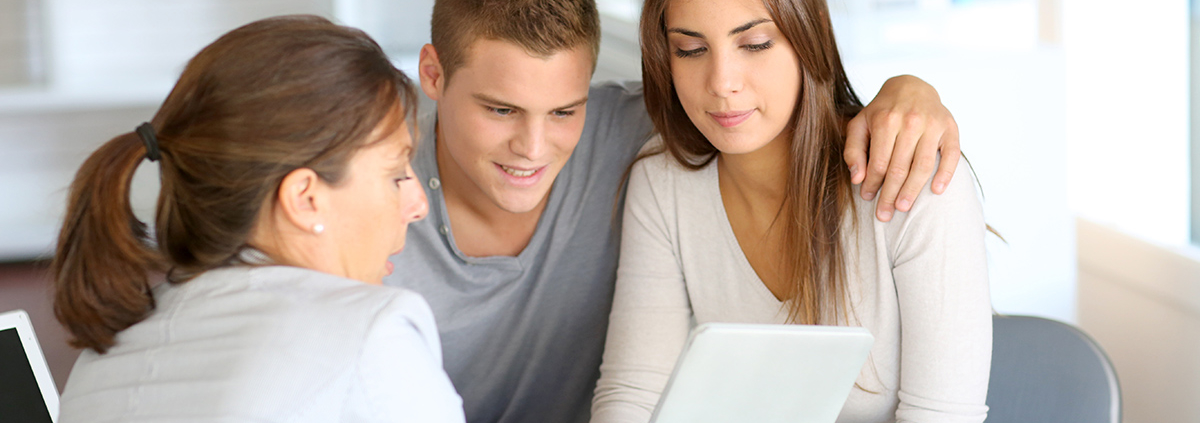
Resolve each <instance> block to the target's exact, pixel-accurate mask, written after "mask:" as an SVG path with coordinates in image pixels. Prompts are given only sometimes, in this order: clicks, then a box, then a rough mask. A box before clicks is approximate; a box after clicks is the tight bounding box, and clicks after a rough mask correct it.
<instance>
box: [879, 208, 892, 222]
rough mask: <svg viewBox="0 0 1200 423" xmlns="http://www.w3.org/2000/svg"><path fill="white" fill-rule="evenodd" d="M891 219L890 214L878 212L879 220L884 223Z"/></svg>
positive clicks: (884, 211) (888, 212)
mask: <svg viewBox="0 0 1200 423" xmlns="http://www.w3.org/2000/svg"><path fill="white" fill-rule="evenodd" d="M891 218H892V212H890V211H887V210H883V211H880V212H879V220H885V221H886V220H890V219H891Z"/></svg>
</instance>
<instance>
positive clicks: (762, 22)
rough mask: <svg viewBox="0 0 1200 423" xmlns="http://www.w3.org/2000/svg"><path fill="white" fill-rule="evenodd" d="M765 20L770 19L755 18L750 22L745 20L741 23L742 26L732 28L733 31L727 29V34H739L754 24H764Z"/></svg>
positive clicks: (768, 20)
mask: <svg viewBox="0 0 1200 423" xmlns="http://www.w3.org/2000/svg"><path fill="white" fill-rule="evenodd" d="M767 22H771V20H770V19H756V20H753V21H750V22H746V23H744V24H742V26H739V27H737V28H734V29H733V31H729V35H738V34H741V33H743V32H746V31H749V30H750V28H754V27H755V26H758V25H759V24H764V23H767Z"/></svg>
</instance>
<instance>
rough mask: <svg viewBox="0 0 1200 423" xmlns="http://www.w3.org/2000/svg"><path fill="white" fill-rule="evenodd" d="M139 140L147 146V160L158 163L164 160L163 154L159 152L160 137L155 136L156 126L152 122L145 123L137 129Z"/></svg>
mask: <svg viewBox="0 0 1200 423" xmlns="http://www.w3.org/2000/svg"><path fill="white" fill-rule="evenodd" d="M137 134H138V138H141V139H142V144H146V158H147V159H150V161H152V162H157V161H159V160H161V159H162V153H160V152H159V151H158V137H157V136H155V135H154V125H151V124H150V122H145V123H143V124H141V125H138V127H137Z"/></svg>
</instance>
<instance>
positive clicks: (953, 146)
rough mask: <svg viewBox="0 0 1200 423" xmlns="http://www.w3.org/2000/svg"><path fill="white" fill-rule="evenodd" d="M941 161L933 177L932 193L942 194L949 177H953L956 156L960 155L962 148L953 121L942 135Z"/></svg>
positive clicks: (956, 165)
mask: <svg viewBox="0 0 1200 423" xmlns="http://www.w3.org/2000/svg"><path fill="white" fill-rule="evenodd" d="M941 150H942V162H941V164H939V165H938V172H937V175H934V177H933V186H932V187H931V189H933V193H934V194H939V195H940V194H942V193H944V192H946V187H947V186H949V185H950V178H953V177H954V169H956V168H957V167H958V157H959V156H961V155H962V149H961V147H959V144H958V125H957V124H955V123H954V122H953V121H952V122H950V126H949V127H948V128H947V129H946V134H945V135H943V136H942V145H941Z"/></svg>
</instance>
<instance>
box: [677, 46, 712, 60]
mask: <svg viewBox="0 0 1200 423" xmlns="http://www.w3.org/2000/svg"><path fill="white" fill-rule="evenodd" d="M707 50H708V48H706V47H697V48H694V49H691V50H683V49H678V48H677V49H675V56H677V57H679V58H680V59H686V58H689V57H696V56H699V55H700V54H703V53H704V52H705V51H707Z"/></svg>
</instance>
